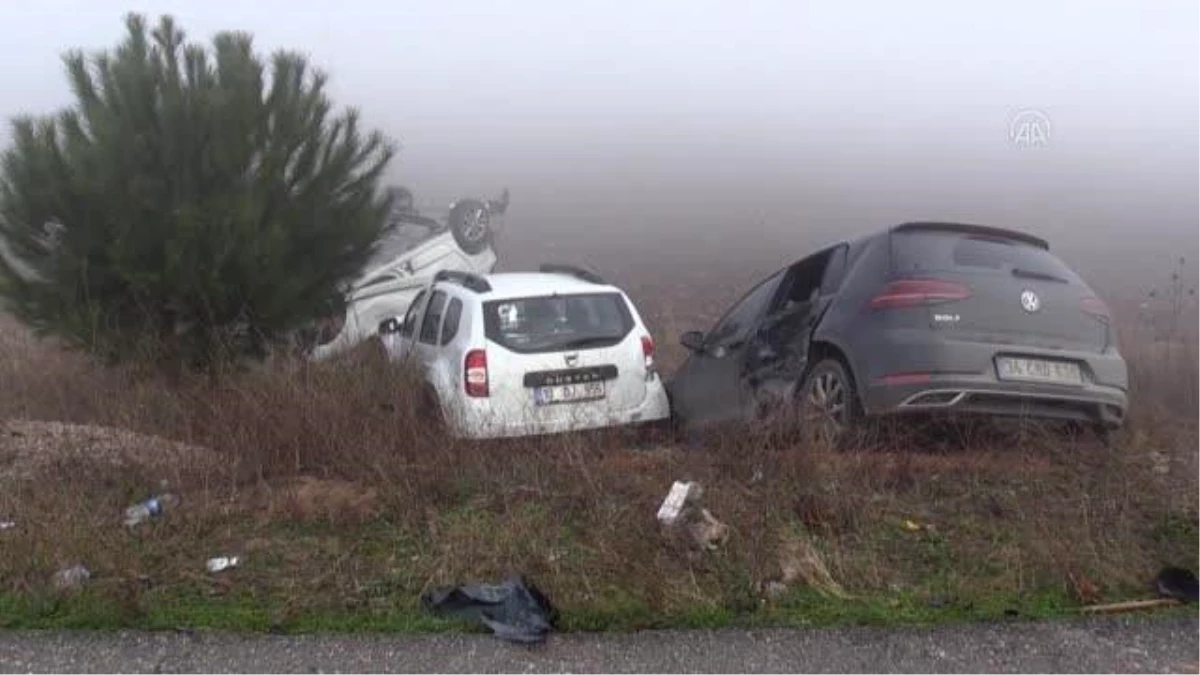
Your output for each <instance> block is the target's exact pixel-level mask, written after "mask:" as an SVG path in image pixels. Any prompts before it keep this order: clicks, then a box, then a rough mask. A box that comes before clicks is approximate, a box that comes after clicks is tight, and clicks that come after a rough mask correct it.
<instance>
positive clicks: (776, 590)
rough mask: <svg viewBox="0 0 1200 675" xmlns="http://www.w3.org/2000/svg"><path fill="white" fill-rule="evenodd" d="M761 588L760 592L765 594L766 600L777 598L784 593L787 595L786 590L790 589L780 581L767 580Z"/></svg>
mask: <svg viewBox="0 0 1200 675" xmlns="http://www.w3.org/2000/svg"><path fill="white" fill-rule="evenodd" d="M761 590H762V594H763V595H764V596H766V597H767V599H768V600H778V599H780V598H782V597H783V596H784V595H787V592H788V591H789V590H791V589H789V588H788V585H787V584H785V583H783V582H782V581H768V582H766V583H765V584H763V585H762V589H761Z"/></svg>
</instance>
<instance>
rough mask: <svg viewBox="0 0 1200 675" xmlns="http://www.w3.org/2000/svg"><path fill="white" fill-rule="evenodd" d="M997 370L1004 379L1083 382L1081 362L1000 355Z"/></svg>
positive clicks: (1060, 382)
mask: <svg viewBox="0 0 1200 675" xmlns="http://www.w3.org/2000/svg"><path fill="white" fill-rule="evenodd" d="M996 372H997V373H998V374H999V376H1000V379H1002V380H1019V381H1022V382H1050V383H1053V384H1082V383H1083V375H1082V374H1081V373H1080V371H1079V364H1078V363H1071V362H1069V361H1046V360H1043V359H1014V358H1009V357H1000V358H998V359H996Z"/></svg>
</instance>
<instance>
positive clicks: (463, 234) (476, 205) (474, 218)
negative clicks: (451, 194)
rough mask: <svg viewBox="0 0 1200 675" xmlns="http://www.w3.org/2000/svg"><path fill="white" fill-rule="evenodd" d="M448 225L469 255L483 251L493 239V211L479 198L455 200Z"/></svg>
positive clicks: (455, 239) (460, 245) (458, 242)
mask: <svg viewBox="0 0 1200 675" xmlns="http://www.w3.org/2000/svg"><path fill="white" fill-rule="evenodd" d="M447 225H448V226H449V227H450V232H451V234H453V235H454V241H455V242H456V243H457V244H458V247H459V248H461V249H462V250H463V251H465V252H466V253H467V254H469V255H475V254H476V253H481V252H483V250H484V249H486V248H487V247H488V244H490V243H491V241H492V217H491V212H490V211H489V210H488V208H487V206H486V205H484V203H483V202H481V201H479V200H478V199H462V200H459V201H457V202H455V203H454V206H452V207H451V208H450V216H449V218H448V219H447Z"/></svg>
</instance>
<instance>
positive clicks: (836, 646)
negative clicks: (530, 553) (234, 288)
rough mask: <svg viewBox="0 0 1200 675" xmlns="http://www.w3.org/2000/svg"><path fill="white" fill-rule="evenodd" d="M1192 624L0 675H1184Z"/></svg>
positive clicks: (602, 641) (129, 647)
mask: <svg viewBox="0 0 1200 675" xmlns="http://www.w3.org/2000/svg"><path fill="white" fill-rule="evenodd" d="M1198 630H1200V622H1198V621H1197V619H1196V618H1195V617H1174V618H1155V619H1150V620H1141V619H1137V618H1106V619H1091V620H1086V621H1059V622H1037V623H1005V624H976V625H962V626H945V627H938V628H891V629H888V628H841V629H822V630H754V631H746V630H719V631H660V632H640V633H627V634H570V635H555V636H551V638H550V639H549V640H548V641H547V642H546V643H545V644H542V645H539V646H536V647H524V646H516V645H511V644H507V643H503V642H500V641H498V640H496V639H494V638H492V637H489V636H483V635H462V634H447V635H399V636H385V635H371V636H325V635H311V636H296V637H289V636H248V635H232V634H223V633H213V634H209V633H191V632H180V633H113V634H108V633H8V634H0V672H81V673H83V672H106V673H107V672H155V673H168V672H206V673H222V672H286V673H325V672H385V671H386V672H747V673H769V672H1129V673H1139V672H1191V673H1195V672H1197V668H1198V665H1197V632H1198Z"/></svg>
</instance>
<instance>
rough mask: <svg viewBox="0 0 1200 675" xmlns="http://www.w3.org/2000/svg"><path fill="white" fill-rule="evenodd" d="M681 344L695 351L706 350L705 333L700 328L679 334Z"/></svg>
mask: <svg viewBox="0 0 1200 675" xmlns="http://www.w3.org/2000/svg"><path fill="white" fill-rule="evenodd" d="M679 344H681V345H683V346H684V347H686V348H687V349H689V350H691V351H693V352H702V351H704V333H701V332H700V331H698V330H689V331H688V332H686V333H684V334H683V335H680V336H679Z"/></svg>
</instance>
